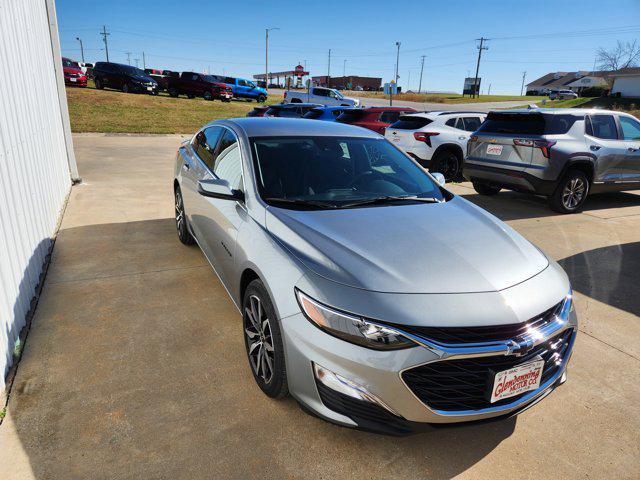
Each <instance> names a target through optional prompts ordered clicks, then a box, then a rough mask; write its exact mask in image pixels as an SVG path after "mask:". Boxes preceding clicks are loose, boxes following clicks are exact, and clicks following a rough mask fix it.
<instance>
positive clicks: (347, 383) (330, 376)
mask: <svg viewBox="0 0 640 480" xmlns="http://www.w3.org/2000/svg"><path fill="white" fill-rule="evenodd" d="M311 365H313V373H314V375H315V377H316V380H318V381H319V382H320V383H322V384H323V385H324V386H325V387H327V388H330V389H331V390H335V391H336V392H339V393H342V394H344V395H347V396H349V397H353V398H356V399H358V400H363V401H365V402H369V403H375V404H376V405H379V406H381V407H382V408H384V409H385V410H388V411H389V412H391V413H392V414H394V415H396V416H400V415H399V414H398V413H396V412H395V410H393V409H392V408H391V407H390V406H388V405H387V404H386V403H384V402H383V401H382V400H380V399H379V398H378V397H376V396H375V395H374V394H373V393H370V392H369V391H367V389H366V388H364V387H363V386H362V385H358V384H357V383H355V382H352V381H351V380H347V379H346V378H344V377H343V376H342V375H338V374H337V373H335V372H332V371H331V370H328V369H326V368H324V367H322V366H320V365H318V364H317V363H313V362H312V363H311Z"/></svg>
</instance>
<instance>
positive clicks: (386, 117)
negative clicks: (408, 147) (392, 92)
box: [380, 111, 402, 123]
mask: <svg viewBox="0 0 640 480" xmlns="http://www.w3.org/2000/svg"><path fill="white" fill-rule="evenodd" d="M401 113H402V112H394V111H391V112H382V114H381V115H380V121H381V122H384V123H394V122H397V121H398V118H400V114H401Z"/></svg>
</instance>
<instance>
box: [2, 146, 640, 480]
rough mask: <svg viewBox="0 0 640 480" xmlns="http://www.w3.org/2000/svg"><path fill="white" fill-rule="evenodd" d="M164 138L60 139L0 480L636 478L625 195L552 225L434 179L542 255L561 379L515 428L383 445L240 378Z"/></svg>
mask: <svg viewBox="0 0 640 480" xmlns="http://www.w3.org/2000/svg"><path fill="white" fill-rule="evenodd" d="M179 141H180V139H179V137H175V136H166V137H163V136H159V137H140V136H101V135H79V136H75V137H74V142H75V145H76V155H77V157H78V162H79V168H80V172H81V174H82V176H83V178H84V183H83V184H82V185H78V186H76V187H74V188H73V191H72V194H71V199H70V202H69V205H68V207H67V210H66V213H65V216H64V221H63V223H62V228H61V231H60V234H59V236H58V239H57V241H56V245H55V250H54V254H53V260H52V263H51V266H50V269H49V273H48V276H47V279H46V284H45V288H44V291H43V294H42V296H41V298H40V302H39V305H38V308H37V310H36V315H35V319H34V321H33V325H32V328H31V332H30V334H29V337H28V339H27V343H26V347H25V352H24V355H23V358H22V362H21V363H20V365H19V368H18V372H17V377H16V380H15V383H14V386H13V390H12V392H11V396H10V400H9V407H8V414H7V417H6V418H5V420H4V423H3V424H2V426H0V478H2V479H75V478H78V479H80V478H81V479H90V478H91V479H93V478H97V479H103V478H104V479H107V478H109V479H112V478H118V479H183V478H184V479H199V478H224V479H227V478H232V479H247V478H261V479H265V478H269V479H271V478H278V479H280V478H301V479H321V478H325V479H336V478H340V479H341V478H354V479H362V478H394V479H400V478H402V479H426V478H429V479H446V478H452V477H456V478H465V479H478V478H521V479H526V478H532V479H540V478H594V479H595V478H617V479H622V478H625V479H637V478H638V477H640V415H639V414H638V413H639V405H640V384H639V383H638V381H637V379H638V373H639V372H640V319H639V315H640V295H638V292H639V290H638V285H639V284H640V195H637V194H629V193H625V194H616V195H608V196H603V197H600V198H593V199H592V200H590V201H589V203H588V204H587V208H586V209H585V212H584V213H582V214H579V215H573V216H559V215H555V214H553V213H552V212H551V211H550V210H549V209H548V208H547V207H546V204H545V203H544V201H543V200H541V199H537V198H532V197H527V196H523V195H519V194H515V193H509V192H503V193H501V194H500V195H498V196H496V197H492V198H485V197H479V196H477V195H475V193H474V192H473V190H471V189H470V188H469V185H467V184H461V185H456V186H453V187H452V189H453V190H454V191H455V192H457V193H459V194H461V195H464V196H465V197H466V198H467V199H469V200H471V201H473V202H476V203H478V204H479V205H481V206H482V207H484V208H486V209H487V210H489V211H491V212H492V213H494V214H495V215H497V216H498V217H500V218H502V219H504V220H506V221H507V222H508V223H509V224H510V225H511V226H513V227H514V228H515V229H516V230H518V231H520V232H521V233H522V234H523V235H525V236H526V237H527V238H529V239H530V240H532V241H533V242H535V243H536V244H537V245H539V246H540V247H541V248H543V249H545V250H546V251H547V252H548V253H549V254H551V255H552V256H553V257H555V258H557V259H558V260H560V261H561V263H562V265H563V266H564V267H565V268H566V270H567V271H568V273H569V275H570V276H571V279H572V281H573V285H574V289H575V291H576V295H577V309H578V312H579V315H580V319H581V327H580V329H581V334H580V335H579V336H578V339H577V344H576V348H575V351H574V355H573V359H572V362H571V364H570V367H569V379H568V382H567V383H566V384H565V385H564V386H563V387H562V388H560V389H558V390H557V391H556V392H554V393H553V394H552V395H551V396H549V397H548V398H547V399H545V400H544V402H542V403H541V404H539V405H538V406H536V407H535V408H534V409H532V410H530V411H527V412H525V413H524V414H523V415H521V416H520V417H518V418H517V419H509V420H506V421H502V422H500V423H494V424H488V425H482V426H471V427H469V426H467V427H458V428H452V429H445V430H442V429H441V430H436V431H433V432H430V433H424V434H420V435H416V436H412V437H407V438H391V437H386V436H380V435H375V434H369V433H363V432H359V431H355V430H350V429H346V428H341V427H337V426H334V425H331V424H328V423H325V422H323V421H321V420H318V419H316V418H313V417H310V416H308V415H306V414H305V413H303V412H302V411H301V410H300V409H299V408H298V406H297V404H296V403H295V401H293V400H291V399H287V400H284V401H273V400H271V399H268V398H267V397H265V396H264V395H263V394H262V393H261V392H260V390H259V389H258V387H257V386H256V385H255V384H254V381H253V378H252V377H251V373H250V370H249V367H248V362H247V360H246V357H245V352H244V344H243V339H242V330H241V323H240V315H239V314H238V312H237V310H236V309H235V307H234V306H233V304H232V303H231V301H230V300H229V298H228V297H227V295H226V293H225V291H224V288H223V287H222V286H221V284H220V282H219V281H218V280H217V278H216V277H215V275H214V273H213V272H212V270H211V268H210V267H209V266H208V264H207V263H206V261H205V259H204V257H203V256H202V254H201V253H200V252H199V250H198V249H197V248H196V247H192V248H189V247H185V246H183V245H181V244H180V243H179V242H178V239H177V237H176V234H175V231H174V224H173V218H172V217H173V205H172V190H171V175H172V164H173V157H174V153H175V150H176V147H177V146H178V144H179ZM531 294H532V295H535V292H531Z"/></svg>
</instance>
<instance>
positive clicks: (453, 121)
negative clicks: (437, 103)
mask: <svg viewBox="0 0 640 480" xmlns="http://www.w3.org/2000/svg"><path fill="white" fill-rule="evenodd" d="M445 125H446V126H447V127H455V126H456V119H455V118H450V119H449V120H447V121H446V122H445Z"/></svg>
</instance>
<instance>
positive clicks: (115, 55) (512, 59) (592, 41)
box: [56, 0, 640, 94]
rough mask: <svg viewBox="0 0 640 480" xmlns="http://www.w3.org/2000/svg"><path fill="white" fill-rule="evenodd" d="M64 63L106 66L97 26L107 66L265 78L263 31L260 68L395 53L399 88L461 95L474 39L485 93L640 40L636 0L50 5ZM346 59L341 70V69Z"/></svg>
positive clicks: (318, 66)
mask: <svg viewBox="0 0 640 480" xmlns="http://www.w3.org/2000/svg"><path fill="white" fill-rule="evenodd" d="M56 4H57V9H58V24H59V28H60V38H61V42H62V52H63V55H65V56H69V57H71V58H75V59H77V60H80V48H79V44H78V42H77V41H76V40H75V38H76V37H80V38H81V39H82V41H83V43H84V48H85V59H86V60H87V61H98V60H104V58H105V53H104V50H103V43H102V37H101V36H100V35H99V31H100V30H101V28H102V25H103V24H104V25H106V26H107V30H108V31H109V32H111V35H110V36H109V56H110V60H111V61H117V62H123V63H127V54H126V52H131V55H130V58H131V64H132V65H135V59H139V65H140V66H141V67H142V52H143V51H144V52H145V54H146V64H147V67H155V68H168V69H172V70H195V71H210V72H211V73H220V74H222V73H226V74H233V75H237V76H244V77H247V78H251V76H252V75H253V74H255V73H261V72H264V68H265V67H264V37H265V28H266V27H279V28H280V30H276V31H273V32H271V34H270V39H269V70H270V71H282V70H290V69H293V67H294V66H295V65H296V64H297V63H298V62H304V61H305V60H306V65H307V69H308V70H309V71H310V72H311V74H312V75H326V73H327V63H328V62H327V60H328V58H327V57H328V50H329V49H331V50H332V54H331V59H332V60H331V75H332V76H340V75H342V73H343V68H344V71H345V72H346V74H347V75H363V76H381V77H382V78H383V79H384V81H389V80H391V79H392V78H393V74H394V69H395V63H396V52H395V42H401V48H400V62H399V64H400V69H399V75H400V81H399V83H400V85H401V86H402V87H403V88H405V89H407V85H408V87H409V88H410V89H413V90H417V88H418V80H419V75H420V57H421V55H426V60H425V67H424V75H423V81H422V86H423V90H424V88H427V89H428V90H429V91H455V92H459V91H461V89H462V85H463V81H464V77H465V76H467V75H468V74H470V75H471V76H473V75H474V72H475V65H476V58H477V49H476V42H475V41H474V39H476V38H479V37H481V36H484V37H485V38H489V39H492V40H490V41H489V42H488V43H487V45H488V47H489V49H488V50H487V51H484V52H483V61H482V64H481V68H480V77H482V79H483V80H482V91H483V93H486V90H487V89H488V87H489V84H491V93H492V94H493V93H496V94H517V93H519V92H520V84H521V81H522V72H523V71H525V70H526V71H527V82H528V81H530V80H533V79H535V78H537V77H539V76H542V75H543V74H545V73H547V72H550V71H573V70H591V69H592V68H593V63H594V58H595V52H596V50H597V48H598V47H606V48H608V47H613V46H615V43H616V40H623V41H626V40H633V39H634V38H638V39H640V0H582V1H581V2H575V1H564V0H556V1H547V0H537V1H519V0H485V1H484V2H478V1H459V0H448V1H446V2H443V1H428V0H427V1H422V2H419V1H415V0H414V1H412V2H404V1H394V2H389V1H387V2H383V1H378V0H368V1H354V0H352V1H350V2H346V1H332V0H328V1H323V2H280V1H269V2H266V1H256V0H241V1H225V2H210V1H206V0H199V1H194V0H171V1H165V0H152V1H144V2H142V1H133V0H129V1H126V0H108V1H101V2H96V1H93V0H57V2H56ZM344 60H346V66H345V63H344Z"/></svg>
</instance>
